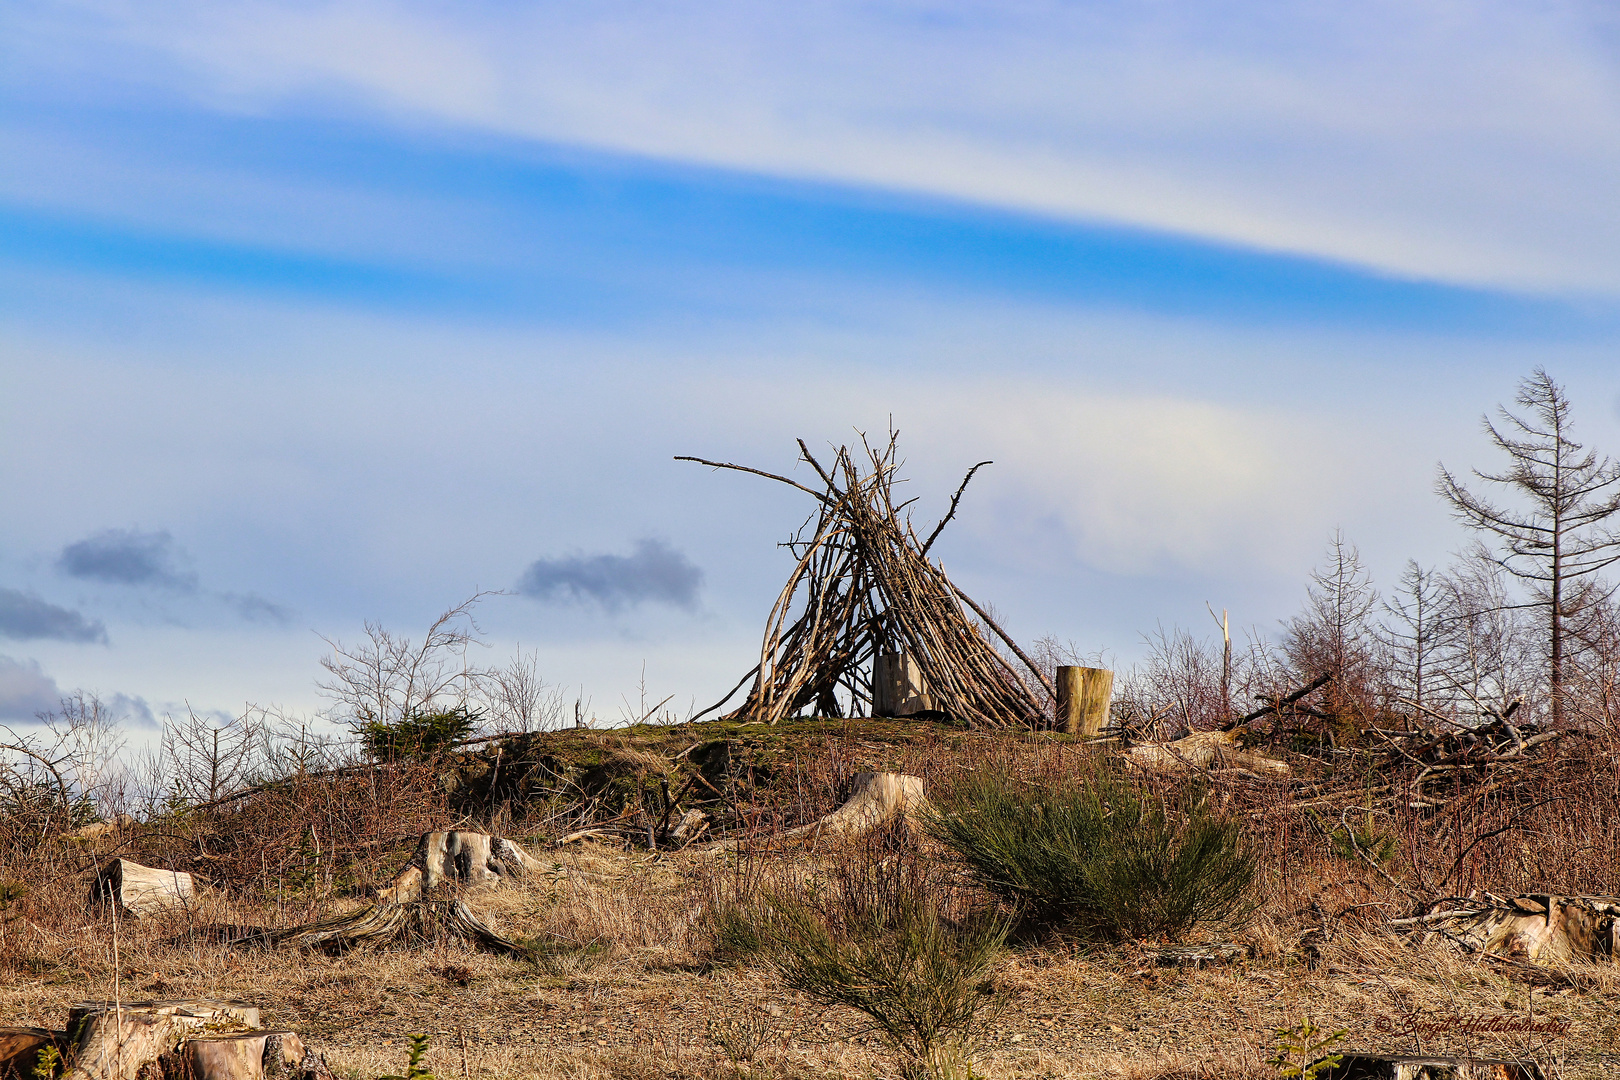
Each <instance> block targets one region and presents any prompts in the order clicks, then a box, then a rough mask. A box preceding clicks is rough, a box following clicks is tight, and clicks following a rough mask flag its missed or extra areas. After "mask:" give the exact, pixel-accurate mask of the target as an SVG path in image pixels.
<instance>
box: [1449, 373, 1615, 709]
mask: <svg viewBox="0 0 1620 1080" xmlns="http://www.w3.org/2000/svg"><path fill="white" fill-rule="evenodd" d="M1514 401H1515V402H1516V403H1517V404H1518V405H1519V406H1520V407H1521V408H1523V409H1526V410H1528V412H1529V415H1528V417H1525V416H1519V415H1515V414H1514V413H1510V412H1508V410H1507V409H1506V408H1502V409H1499V410H1498V413H1499V418H1500V423H1501V426H1500V427H1498V425H1497V424H1494V423H1492V422H1491V420H1490V419H1489V418H1488V417H1487V418H1486V419H1485V432H1486V434H1487V435H1489V436H1490V439H1491V442H1492V443H1493V444H1494V445H1495V446H1496V447H1497V449H1499V450H1501V451H1502V452H1503V453H1505V454H1506V455H1507V456H1508V458H1509V465H1508V468H1507V471H1505V472H1501V473H1486V472H1480V471H1479V470H1477V469H1476V470H1474V475H1475V476H1476V477H1478V478H1479V479H1480V480H1483V481H1485V482H1487V483H1489V484H1494V485H1497V486H1498V487H1502V488H1506V489H1507V490H1508V491H1509V492H1511V493H1512V494H1514V495H1516V496H1518V497H1519V498H1521V499H1523V500H1524V502H1525V503H1527V504H1528V506H1527V508H1526V509H1522V510H1521V509H1511V508H1504V507H1500V506H1497V505H1496V504H1495V503H1492V502H1490V501H1487V500H1486V499H1484V498H1483V497H1481V496H1479V495H1476V494H1475V493H1474V492H1472V491H1470V490H1469V489H1468V488H1467V487H1465V486H1464V485H1463V483H1462V482H1461V481H1460V480H1458V479H1457V477H1455V476H1453V475H1452V473H1451V472H1450V471H1449V470H1447V469H1446V467H1445V466H1444V465H1441V466H1440V477H1439V481H1438V484H1437V487H1438V490H1439V492H1440V494H1441V496H1442V497H1444V498H1445V499H1446V501H1447V502H1449V503H1450V504H1451V506H1452V509H1453V511H1454V512H1455V513H1456V515H1457V517H1458V518H1459V519H1460V520H1461V521H1463V523H1464V524H1466V525H1468V526H1469V527H1470V528H1474V529H1478V530H1480V531H1481V532H1485V533H1489V534H1491V535H1492V536H1494V537H1495V538H1496V540H1497V541H1498V544H1499V547H1498V549H1497V550H1496V551H1495V552H1494V553H1493V554H1492V556H1491V557H1492V558H1493V559H1494V560H1495V562H1496V563H1497V565H1499V566H1501V567H1502V568H1503V569H1504V570H1506V571H1507V572H1508V573H1510V574H1512V575H1513V576H1514V577H1516V578H1518V579H1519V580H1520V581H1522V582H1524V583H1525V584H1526V586H1528V588H1529V590H1530V593H1531V595H1530V598H1529V600H1528V601H1526V602H1525V604H1524V606H1526V607H1530V608H1536V609H1540V610H1541V611H1542V612H1543V613H1544V617H1545V620H1546V621H1545V626H1546V641H1547V682H1548V694H1549V699H1550V703H1551V707H1552V718H1553V721H1554V722H1555V723H1556V722H1558V721H1559V720H1561V719H1562V716H1563V697H1564V673H1565V672H1564V666H1565V664H1564V661H1565V654H1566V651H1567V648H1566V647H1567V645H1568V643H1569V633H1568V630H1569V623H1570V620H1571V619H1572V618H1573V617H1575V616H1578V615H1579V614H1580V612H1582V611H1584V610H1586V609H1588V608H1590V606H1591V605H1592V604H1593V603H1595V602H1596V601H1597V600H1599V599H1601V598H1602V597H1604V596H1605V595H1606V591H1605V590H1603V589H1601V588H1599V587H1596V586H1595V583H1594V582H1593V580H1592V578H1593V575H1596V574H1597V573H1598V572H1599V571H1601V570H1602V569H1603V568H1604V567H1606V566H1609V565H1611V564H1612V563H1614V562H1615V561H1616V560H1617V559H1620V535H1617V534H1616V533H1615V532H1614V530H1613V529H1612V528H1611V527H1610V526H1609V519H1610V518H1611V517H1613V516H1614V514H1615V513H1616V512H1620V490H1614V488H1615V485H1616V484H1620V465H1617V464H1615V463H1614V462H1612V461H1610V460H1609V459H1608V458H1606V457H1605V458H1602V459H1599V458H1598V456H1597V453H1596V452H1595V451H1590V450H1586V449H1585V448H1584V447H1583V446H1582V445H1581V444H1580V443H1578V442H1575V441H1574V439H1572V438H1571V437H1570V435H1571V429H1570V404H1569V399H1568V398H1567V397H1566V396H1565V395H1564V389H1563V387H1561V386H1559V385H1558V384H1557V383H1555V382H1553V380H1552V377H1551V376H1549V375H1548V374H1547V372H1546V371H1544V370H1543V369H1541V368H1537V369H1536V370H1535V371H1534V372H1532V373H1531V375H1530V377H1529V378H1527V379H1525V380H1524V381H1523V382H1521V383H1520V384H1519V392H1518V395H1517V396H1516V397H1515V398H1514Z"/></svg>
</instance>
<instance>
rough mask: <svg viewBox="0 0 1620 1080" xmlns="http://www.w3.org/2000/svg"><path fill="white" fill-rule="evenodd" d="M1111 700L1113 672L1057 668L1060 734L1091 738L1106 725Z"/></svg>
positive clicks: (1058, 724) (1097, 669) (1093, 669)
mask: <svg viewBox="0 0 1620 1080" xmlns="http://www.w3.org/2000/svg"><path fill="white" fill-rule="evenodd" d="M1113 699H1114V673H1113V672H1112V671H1109V670H1107V669H1106V668H1089V667H1069V666H1065V667H1060V668H1058V669H1057V726H1058V729H1059V730H1060V731H1066V732H1068V733H1069V734H1070V735H1079V736H1081V737H1083V738H1087V739H1091V738H1095V737H1096V735H1097V732H1099V731H1101V730H1102V727H1103V725H1104V724H1106V723H1108V706H1109V705H1110V704H1111V703H1112V702H1113Z"/></svg>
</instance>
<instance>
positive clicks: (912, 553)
mask: <svg viewBox="0 0 1620 1080" xmlns="http://www.w3.org/2000/svg"><path fill="white" fill-rule="evenodd" d="M895 443H896V438H895V434H894V433H891V434H890V437H889V441H888V442H887V443H886V444H882V445H879V446H877V447H874V446H872V445H871V444H870V443H869V442H867V441H866V440H865V439H864V438H863V439H862V441H861V445H860V446H859V447H858V448H854V449H852V448H850V447H848V446H841V447H839V448H838V449H837V451H836V452H835V453H834V455H833V460H832V462H831V464H830V465H823V463H822V462H821V461H820V460H818V459H817V458H816V457H815V455H813V454H811V453H810V450H809V448H808V447H807V446H805V444H804V440H802V439H801V440H799V453H800V458H801V460H802V461H804V462H805V463H806V464H808V465H809V466H810V467H811V468H812V469H813V470H814V471H815V474H816V476H817V477H818V478H819V479H820V481H821V484H822V489H821V490H820V491H817V490H815V489H813V488H811V487H809V486H807V485H805V484H801V483H799V482H797V481H795V480H790V479H788V478H787V477H785V476H779V475H777V474H774V473H768V472H764V471H763V470H760V469H754V468H749V467H747V466H743V465H734V464H730V463H728V462H719V461H708V460H706V459H703V458H696V457H679V458H677V459H676V460H677V461H693V462H697V463H698V464H700V465H708V466H711V467H713V468H717V469H733V470H736V471H738V472H747V473H753V474H754V475H757V476H763V477H767V478H768V479H772V480H776V481H779V482H781V483H783V484H787V485H788V486H790V487H793V488H797V489H798V490H800V491H803V492H805V493H807V494H809V495H811V496H812V497H813V498H814V499H815V500H816V510H815V512H814V513H813V514H812V515H811V518H810V520H809V521H807V522H806V524H805V527H804V528H802V529H801V530H800V531H799V533H798V534H797V535H796V536H795V537H794V538H793V539H792V540H790V541H788V542H787V544H786V545H784V546H786V547H787V548H788V550H789V551H790V552H792V554H793V556H794V558H795V564H794V567H793V570H792V572H791V573H790V574H789V575H788V580H787V584H786V585H784V586H783V587H782V591H781V593H780V594H779V595H778V596H777V598H776V603H775V604H774V605H773V606H772V607H771V611H770V615H769V617H768V618H767V619H766V624H765V634H764V637H763V639H762V640H761V642H760V650H759V665H758V667H757V668H755V670H754V671H753V672H752V673H751V676H752V682H751V683H750V677H749V676H744V677H743V679H742V681H741V682H739V683H738V685H737V687H736V688H735V689H733V690H732V692H731V693H730V694H728V695H726V697H725V698H722V699H721V700H720V701H719V702H717V703H715V704H714V705H712V706H710V707H709V708H708V709H705V710H704V712H703V713H699V714H697V715H699V716H702V715H704V714H706V713H709V712H714V711H716V710H718V709H720V708H722V707H724V706H725V705H726V703H727V702H728V701H730V700H731V698H732V697H733V696H734V695H735V694H736V693H737V691H738V690H741V689H742V687H743V686H744V685H745V684H747V685H749V690H748V695H747V697H746V698H745V699H744V700H743V703H742V704H741V705H739V706H738V707H737V708H735V709H733V710H732V711H731V712H729V713H727V714H725V717H724V718H725V719H728V720H736V721H742V722H750V723H766V724H774V723H776V722H778V721H780V720H782V719H784V718H786V717H789V716H796V715H799V714H801V713H802V712H803V711H804V710H806V709H811V710H813V711H814V713H815V714H816V715H820V716H840V715H842V714H843V713H842V709H843V705H842V704H841V702H840V700H839V692H840V691H842V692H843V694H844V697H845V698H846V699H847V700H848V701H849V703H850V708H851V711H852V712H853V713H854V714H855V715H861V714H862V713H863V712H874V711H876V710H874V709H873V706H874V704H882V705H884V706H886V707H891V709H892V706H893V705H894V704H898V703H891V702H890V701H889V700H888V699H889V698H890V697H891V696H892V695H890V694H888V693H887V692H886V691H883V690H879V689H877V688H876V687H875V686H874V667H880V669H881V670H882V671H889V672H896V671H903V672H905V673H906V675H907V678H906V679H905V680H904V682H905V683H906V685H908V686H913V685H914V683H913V680H912V679H911V676H912V675H915V676H917V679H916V680H915V682H916V683H920V685H915V690H916V691H917V692H914V693H910V694H908V695H905V696H906V699H907V701H908V702H909V704H907V705H906V706H905V707H907V708H911V709H912V712H913V713H915V712H917V711H930V712H942V713H945V714H948V715H949V716H950V717H951V718H952V719H954V720H956V721H958V722H961V723H966V724H968V725H969V726H972V727H981V728H1003V727H1014V726H1030V727H1038V726H1043V725H1044V723H1045V721H1046V717H1045V710H1044V709H1043V708H1042V706H1041V703H1040V701H1039V699H1038V697H1037V694H1036V693H1035V692H1034V691H1033V690H1032V689H1031V687H1032V685H1033V686H1036V687H1040V688H1042V689H1043V690H1044V691H1045V692H1046V693H1047V694H1050V693H1051V686H1050V684H1049V683H1048V682H1047V680H1046V678H1045V676H1044V675H1043V674H1042V673H1041V672H1040V671H1039V669H1038V668H1037V667H1036V666H1035V665H1034V664H1032V663H1031V662H1030V661H1029V659H1028V657H1026V656H1025V655H1024V653H1023V651H1022V650H1021V649H1019V648H1018V645H1017V643H1016V642H1014V641H1013V640H1012V638H1011V637H1009V636H1008V635H1007V634H1006V632H1005V631H1003V630H1002V629H1001V628H1000V627H999V626H997V625H996V624H995V622H994V621H993V620H992V619H991V618H990V617H989V615H988V614H987V613H985V612H984V611H983V609H982V608H980V607H979V606H978V605H977V604H974V603H973V601H972V600H970V599H968V597H967V596H966V595H965V594H963V593H962V592H961V591H960V590H959V589H957V588H956V586H955V585H953V584H952V583H951V581H950V579H949V578H947V577H946V576H945V570H944V568H943V567H942V566H941V565H939V564H937V563H934V562H930V561H929V559H928V557H927V552H928V550H929V548H930V547H931V545H932V544H933V542H934V540H935V539H936V538H937V537H938V536H939V533H940V530H941V529H943V528H944V526H945V524H946V523H947V522H948V521H950V519H951V518H952V517H953V516H955V514H956V509H957V504H958V503H959V502H960V500H961V497H962V492H963V490H964V489H965V488H966V487H967V483H968V480H969V479H972V477H973V473H974V472H976V471H977V470H978V469H979V468H980V467H981V466H983V465H988V464H990V463H989V462H980V463H979V464H978V465H975V466H974V467H973V469H972V470H971V471H969V473H968V475H967V479H964V480H963V481H962V485H961V487H959V488H958V489H957V491H956V494H955V496H954V497H953V498H952V500H951V506H950V510H949V512H948V513H947V514H946V515H945V517H944V518H943V519H942V520H941V521H940V522H939V524H938V525H936V526H935V527H934V529H933V530H931V531H930V533H929V535H928V539H927V540H926V541H924V540H922V539H920V538H919V537H918V535H917V533H916V531H915V530H914V529H913V528H912V524H911V519H910V517H909V515H906V514H905V509H906V507H907V506H909V505H910V503H909V502H902V503H900V504H899V505H898V506H897V505H896V504H895V501H894V485H895V483H896V482H897V478H896V472H897V470H898V467H899V458H898V455H897V452H896V445H895ZM964 604H965V605H966V607H964ZM969 608H971V609H972V611H973V612H974V613H975V614H976V615H978V619H977V620H975V619H974V618H972V617H970V616H969V614H968V609H969ZM992 635H993V636H994V637H995V638H999V639H1000V640H1001V641H1002V642H1003V643H1004V644H1005V645H1006V647H1007V648H1008V650H1009V651H1010V652H1011V653H1012V655H1013V657H1015V658H1016V659H1017V661H1018V662H1019V664H1020V665H1021V666H1022V670H1020V669H1017V668H1015V667H1014V666H1013V663H1012V662H1011V661H1010V660H1009V659H1007V658H1006V657H1003V656H1002V654H1001V652H1000V651H998V650H997V648H996V646H995V644H994V643H993V641H992ZM890 656H901V657H904V660H903V661H884V662H883V663H882V664H881V665H880V664H879V658H880V657H890ZM879 681H881V675H880V676H879ZM874 697H882V698H883V699H884V700H883V701H882V702H874ZM922 704H926V705H927V706H929V708H928V709H926V710H922V709H920V708H918V707H917V706H920V705H922Z"/></svg>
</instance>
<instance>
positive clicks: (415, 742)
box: [358, 705, 479, 761]
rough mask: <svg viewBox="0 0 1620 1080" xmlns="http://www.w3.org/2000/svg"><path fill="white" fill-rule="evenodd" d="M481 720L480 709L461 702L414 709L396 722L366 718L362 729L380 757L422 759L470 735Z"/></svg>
mask: <svg viewBox="0 0 1620 1080" xmlns="http://www.w3.org/2000/svg"><path fill="white" fill-rule="evenodd" d="M478 720H479V715H478V713H476V712H473V711H472V710H470V709H468V708H467V707H466V706H465V705H458V706H456V707H455V708H453V709H439V710H436V711H434V712H429V713H413V714H411V715H409V716H406V717H404V718H402V719H399V720H395V721H393V722H389V721H385V720H366V721H363V722H361V723H360V724H359V725H358V731H359V733H360V740H361V742H362V743H363V744H364V745H365V748H366V753H368V754H370V755H371V756H372V757H373V758H375V759H376V760H378V761H400V760H405V759H414V760H421V759H423V758H430V757H432V756H434V755H435V754H437V753H439V752H440V751H442V750H448V749H449V748H450V747H452V746H454V745H455V744H457V743H459V742H461V741H463V740H464V739H466V738H467V736H469V735H471V734H472V731H473V727H474V726H475V725H476V724H477V723H478Z"/></svg>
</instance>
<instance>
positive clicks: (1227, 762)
mask: <svg viewBox="0 0 1620 1080" xmlns="http://www.w3.org/2000/svg"><path fill="white" fill-rule="evenodd" d="M1125 760H1126V761H1127V762H1129V763H1130V764H1132V765H1134V766H1136V767H1137V768H1139V769H1146V770H1148V771H1149V772H1160V773H1187V772H1216V771H1219V770H1223V769H1231V770H1236V771H1246V772H1250V773H1255V774H1258V775H1259V776H1260V777H1284V776H1288V775H1290V773H1291V772H1292V770H1291V769H1289V767H1288V765H1287V763H1286V762H1282V761H1278V760H1277V759H1276V758H1272V757H1267V756H1266V755H1264V754H1257V753H1254V752H1253V751H1251V750H1245V749H1244V748H1243V745H1242V744H1241V743H1240V742H1239V741H1238V737H1237V735H1236V733H1234V732H1231V731H1195V732H1193V733H1192V734H1191V735H1188V736H1186V737H1185V738H1181V739H1177V740H1175V741H1174V742H1167V743H1142V744H1141V745H1138V746H1132V747H1130V748H1129V749H1127V750H1126V751H1125Z"/></svg>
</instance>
